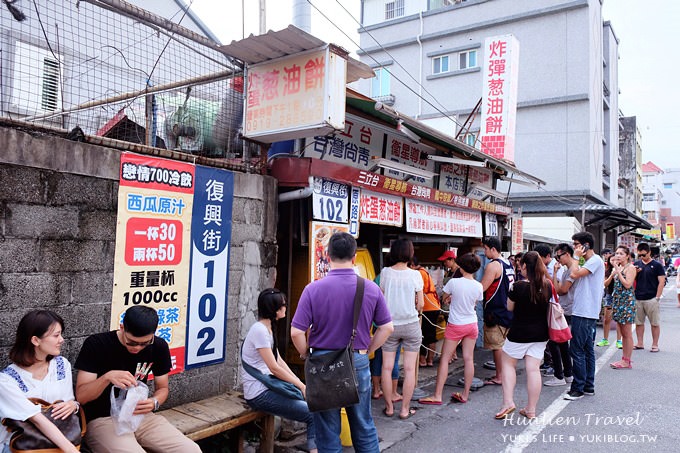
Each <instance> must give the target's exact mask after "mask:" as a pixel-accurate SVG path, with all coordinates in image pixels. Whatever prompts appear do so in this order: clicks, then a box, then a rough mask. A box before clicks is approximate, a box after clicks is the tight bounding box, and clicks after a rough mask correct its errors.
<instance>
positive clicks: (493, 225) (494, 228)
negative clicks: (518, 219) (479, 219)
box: [484, 212, 498, 237]
mask: <svg viewBox="0 0 680 453" xmlns="http://www.w3.org/2000/svg"><path fill="white" fill-rule="evenodd" d="M484 230H485V232H486V236H493V237H498V218H497V217H496V214H491V213H490V212H485V213H484Z"/></svg>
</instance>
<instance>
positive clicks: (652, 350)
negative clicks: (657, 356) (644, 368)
mask: <svg viewBox="0 0 680 453" xmlns="http://www.w3.org/2000/svg"><path fill="white" fill-rule="evenodd" d="M649 352H659V348H658V347H657V348H652V349H650V350H649Z"/></svg>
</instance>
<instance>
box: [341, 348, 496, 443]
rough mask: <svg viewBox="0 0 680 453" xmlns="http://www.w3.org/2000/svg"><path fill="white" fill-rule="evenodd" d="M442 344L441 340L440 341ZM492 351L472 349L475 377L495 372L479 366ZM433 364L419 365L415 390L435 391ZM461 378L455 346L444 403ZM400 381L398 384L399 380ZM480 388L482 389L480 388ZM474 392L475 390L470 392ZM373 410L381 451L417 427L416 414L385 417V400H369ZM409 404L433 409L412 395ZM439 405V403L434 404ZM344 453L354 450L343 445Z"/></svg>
mask: <svg viewBox="0 0 680 453" xmlns="http://www.w3.org/2000/svg"><path fill="white" fill-rule="evenodd" d="M440 343H441V341H440ZM437 348H438V349H437V350H441V346H440V345H438V346H437ZM492 358H493V354H492V353H491V351H487V350H485V349H481V348H476V349H475V377H476V378H479V379H482V380H484V379H486V378H490V377H493V376H494V374H495V372H494V371H493V370H487V369H486V368H483V367H482V364H483V363H484V362H486V361H488V360H492ZM434 365H435V366H434V367H431V368H420V369H419V371H418V384H417V386H416V393H417V392H418V390H420V391H422V392H423V395H422V396H428V395H431V394H432V393H433V392H434V385H435V381H436V379H437V369H438V367H439V361H438V360H435V364H434ZM462 377H463V355H462V352H461V350H460V347H459V348H458V360H456V361H454V362H453V363H451V364H450V365H449V377H448V378H447V380H446V386H445V387H444V394H443V401H442V402H443V404H448V402H449V397H450V394H451V393H452V392H453V391H458V390H455V389H460V390H462V387H459V386H458V385H457V382H458V380H459V379H460V378H462ZM400 384H401V383H400ZM482 390H483V388H482ZM472 394H473V395H474V391H473V393H472ZM372 403H373V404H372V412H373V420H374V421H375V426H376V428H377V429H378V436H379V438H380V451H383V450H385V449H387V448H389V447H391V446H392V445H394V444H396V443H398V442H400V441H402V440H403V439H405V438H408V437H409V436H411V434H412V433H413V432H414V431H416V430H417V429H418V427H417V426H416V423H417V422H418V421H419V420H418V417H417V415H418V414H416V416H415V417H414V418H412V419H409V420H400V419H399V417H397V416H394V417H391V418H388V417H385V415H383V413H382V411H383V409H384V408H385V403H384V401H383V400H382V399H380V400H373V401H372ZM400 407H401V403H395V413H396V412H397V411H398V410H399V408H400ZM411 407H413V408H415V409H417V410H418V411H419V412H420V411H427V410H428V409H430V410H431V409H432V407H433V406H423V405H420V404H418V398H414V399H413V400H412V401H411ZM436 407H438V406H436ZM344 450H345V451H346V452H351V451H353V449H351V448H345V449H344Z"/></svg>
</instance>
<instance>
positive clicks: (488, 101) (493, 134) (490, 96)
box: [480, 35, 519, 162]
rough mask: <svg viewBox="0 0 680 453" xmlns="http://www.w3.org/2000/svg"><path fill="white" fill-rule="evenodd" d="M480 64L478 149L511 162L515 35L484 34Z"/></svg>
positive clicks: (516, 63)
mask: <svg viewBox="0 0 680 453" xmlns="http://www.w3.org/2000/svg"><path fill="white" fill-rule="evenodd" d="M483 64H484V65H483V66H482V73H483V74H482V76H483V86H482V117H481V128H480V135H481V143H482V148H481V151H482V152H483V153H486V154H488V155H490V156H492V157H495V158H497V159H507V160H509V161H511V162H514V160H515V122H516V117H517V82H518V78H519V41H517V38H515V37H514V36H513V35H504V36H494V37H490V38H487V39H486V41H485V43H484V60H483Z"/></svg>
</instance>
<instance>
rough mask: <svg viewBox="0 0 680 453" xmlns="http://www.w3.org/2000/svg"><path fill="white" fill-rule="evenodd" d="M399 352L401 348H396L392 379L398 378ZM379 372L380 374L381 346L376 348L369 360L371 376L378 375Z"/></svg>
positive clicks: (379, 374)
mask: <svg viewBox="0 0 680 453" xmlns="http://www.w3.org/2000/svg"><path fill="white" fill-rule="evenodd" d="M399 354H401V348H399V349H397V355H396V356H394V368H392V380H393V381H396V380H397V379H399ZM381 374H382V348H378V349H376V351H375V353H374V354H373V360H371V376H378V377H380V376H381Z"/></svg>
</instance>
